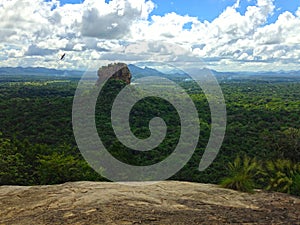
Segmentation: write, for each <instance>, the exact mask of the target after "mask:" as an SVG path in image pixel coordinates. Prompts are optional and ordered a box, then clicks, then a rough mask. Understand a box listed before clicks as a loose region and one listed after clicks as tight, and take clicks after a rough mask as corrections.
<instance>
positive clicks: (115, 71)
mask: <svg viewBox="0 0 300 225" xmlns="http://www.w3.org/2000/svg"><path fill="white" fill-rule="evenodd" d="M110 76H111V78H112V79H116V80H121V81H124V82H125V83H126V84H130V81H131V73H130V71H129V69H128V66H127V65H126V64H125V63H115V64H109V65H107V66H102V67H100V68H99V70H98V77H99V78H98V83H99V82H101V81H103V80H105V79H106V78H108V77H110Z"/></svg>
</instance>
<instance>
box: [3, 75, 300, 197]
mask: <svg viewBox="0 0 300 225" xmlns="http://www.w3.org/2000/svg"><path fill="white" fill-rule="evenodd" d="M180 85H181V86H182V87H184V88H185V89H186V90H187V92H188V93H189V94H190V96H191V98H192V99H193V101H194V102H195V105H196V107H197V109H198V111H199V115H200V122H201V124H200V126H201V136H200V138H199V143H198V147H197V149H196V151H195V153H194V155H193V157H192V158H191V160H190V161H189V163H188V164H187V165H186V166H185V167H184V168H183V169H181V170H180V171H179V172H178V173H177V174H175V175H174V176H173V177H172V178H171V179H177V180H186V181H195V182H208V183H219V182H221V181H222V182H223V185H224V186H227V187H232V188H236V189H241V190H245V191H249V190H252V189H253V188H256V187H265V188H267V189H269V190H279V191H283V192H289V193H296V191H295V189H296V190H297V187H299V186H297V185H299V177H300V175H299V174H300V171H299V170H300V169H299V170H298V169H297V166H299V162H300V149H299V146H300V132H299V127H300V118H299V117H300V83H298V82H272V83H270V82H266V81H255V80H235V81H230V82H229V83H228V82H227V83H225V82H223V83H221V87H222V89H223V92H224V96H225V100H226V105H227V114H228V126H227V131H226V137H225V140H224V143H223V145H222V148H221V150H220V153H219V155H218V157H217V158H216V160H215V161H214V163H213V164H212V165H211V166H210V167H209V168H208V169H207V170H206V171H204V172H199V171H198V165H199V162H200V159H201V155H202V153H203V151H204V149H205V146H206V144H207V141H208V137H209V132H210V111H209V107H208V103H207V101H206V98H205V96H204V94H203V93H201V91H200V90H199V89H198V88H197V86H196V85H195V83H193V82H182V83H180ZM123 86H124V84H122V83H120V82H116V81H113V82H111V83H110V84H109V85H108V86H107V87H106V89H105V90H103V91H102V93H101V95H100V96H99V98H98V104H97V109H96V123H97V128H98V132H99V136H100V137H101V139H102V140H103V142H104V144H105V146H106V147H107V148H108V149H109V151H110V152H111V153H112V155H114V156H115V157H116V158H118V159H120V160H122V161H124V162H126V163H130V164H132V165H149V164H153V163H155V162H158V161H160V160H162V159H164V158H165V157H167V156H168V155H169V154H170V153H171V152H172V151H173V150H174V146H176V143H177V142H178V138H179V135H180V122H179V118H178V114H177V113H176V110H175V109H174V107H173V106H172V105H171V104H169V103H167V102H166V101H164V100H162V99H159V98H146V99H144V100H142V101H140V102H138V103H137V104H136V105H135V106H134V108H133V109H132V112H131V118H130V122H131V126H132V131H133V133H134V134H135V135H136V136H137V137H140V138H145V137H147V136H149V135H150V133H149V129H148V123H149V120H150V119H151V118H153V117H154V116H160V117H162V118H163V119H164V120H165V122H166V123H167V125H168V133H167V136H166V139H165V140H164V141H163V142H162V143H161V144H160V145H159V146H158V147H157V148H155V149H154V150H152V151H149V152H136V151H131V150H130V149H127V148H126V147H125V146H123V145H122V143H120V142H119V141H118V140H117V139H116V138H115V135H114V132H113V129H112V127H111V124H110V121H109V119H110V108H111V104H112V102H113V98H114V97H115V95H116V94H117V93H118V90H120V89H121V88H122V87H123ZM76 87H77V80H76V79H68V80H63V79H53V78H51V79H50V78H45V77H43V79H39V78H37V77H32V78H30V79H27V80H22V79H21V78H20V77H17V78H15V79H13V78H12V77H9V78H6V79H2V80H1V82H0V109H1V110H0V125H1V126H0V132H1V134H0V184H2V185H4V184H20V185H32V184H54V183H62V182H66V181H76V180H105V179H104V178H103V177H101V176H100V175H98V174H97V173H96V172H94V171H93V170H92V169H91V168H90V167H89V165H88V164H87V163H86V162H85V161H84V159H83V158H82V156H81V154H80V152H79V150H78V148H77V146H76V142H75V139H74V136H73V131H72V118H71V114H72V101H73V95H74V92H75V89H76ZM166 88H167V87H166ZM199 92H200V93H199ZM245 155H247V156H245ZM281 164H284V165H281ZM282 168H283V169H282ZM287 168H289V169H287ZM279 172H281V173H279ZM282 174H283V175H282ZM243 176H244V178H241V177H243ZM224 177H226V178H225V179H224ZM245 177H246V178H245ZM236 180H238V182H235V181H236ZM240 180H242V182H241V185H242V188H239V187H240V183H239V182H240ZM283 180H285V182H286V183H291V184H290V185H289V186H288V187H286V186H285V185H284V184H286V183H284V181H283ZM243 181H245V182H246V185H244V186H243V184H244V183H243ZM276 182H277V183H276ZM244 187H245V188H244ZM279 187H280V188H279Z"/></svg>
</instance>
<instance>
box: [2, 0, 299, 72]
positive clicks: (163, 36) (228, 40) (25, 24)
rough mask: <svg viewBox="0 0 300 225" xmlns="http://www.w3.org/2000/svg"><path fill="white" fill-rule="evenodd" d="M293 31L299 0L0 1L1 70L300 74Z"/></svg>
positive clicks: (297, 36)
mask: <svg viewBox="0 0 300 225" xmlns="http://www.w3.org/2000/svg"><path fill="white" fill-rule="evenodd" d="M58 3H59V4H58ZM299 33H300V1H299V0H188V1H184V0H171V1H167V0H111V1H108V0H85V1H83V0H61V1H58V0H35V1H31V0H0V49H1V51H0V59H1V60H0V67H1V66H24V67H29V66H30V67H31V66H33V67H34V66H40V67H49V68H57V67H58V66H59V68H60V69H84V68H87V67H88V66H89V65H91V64H94V65H98V64H101V63H102V64H106V63H109V62H111V61H124V62H126V63H135V62H140V61H153V60H158V61H166V62H174V63H175V62H176V63H181V64H184V65H186V66H188V67H192V66H197V64H198V62H199V61H203V62H204V63H205V64H206V67H209V68H212V69H215V70H219V71H257V70H258V71H262V70H264V71H268V70H300V68H299V65H300V35H299ZM63 53H66V57H65V61H64V62H63V63H60V64H57V58H59V56H60V55H61V54H63Z"/></svg>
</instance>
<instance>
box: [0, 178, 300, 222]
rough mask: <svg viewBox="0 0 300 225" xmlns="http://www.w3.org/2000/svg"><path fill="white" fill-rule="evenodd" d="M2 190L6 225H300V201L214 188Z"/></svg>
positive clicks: (0, 211)
mask: <svg viewBox="0 0 300 225" xmlns="http://www.w3.org/2000/svg"><path fill="white" fill-rule="evenodd" d="M136 185H137V186H128V185H121V184H117V183H105V182H103V183H97V182H76V183H65V184H61V185H52V186H50V185H49V186H33V187H19V186H2V187H1V186H0V224H22V225H27V224H28V225H29V224H30V225H32V224H64V225H65V224H67V225H68V224H70V225H71V224H72V225H76V224H86V225H93V224H103V225H104V224H123V225H125V224H152V225H154V224H156V225H159V224H165V225H169V224H170V225H171V224H172V225H173V224H182V225H183V224H189V225H193V224H233V223H234V224H244V223H246V224H299V221H300V220H299V219H300V199H299V198H296V197H293V196H289V195H287V194H281V193H270V192H264V191H259V190H258V191H256V193H254V194H247V193H241V192H237V191H233V190H228V189H223V188H220V187H218V186H216V185H211V184H197V183H187V182H176V181H164V182H159V183H156V184H152V185H146V186H138V185H141V183H136Z"/></svg>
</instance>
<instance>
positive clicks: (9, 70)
mask: <svg viewBox="0 0 300 225" xmlns="http://www.w3.org/2000/svg"><path fill="white" fill-rule="evenodd" d="M128 68H129V70H130V72H131V74H132V81H133V82H134V80H135V79H138V78H141V77H147V76H160V77H165V78H167V79H170V80H173V81H183V80H190V76H189V75H188V74H187V73H185V72H184V71H182V70H180V69H177V68H176V67H173V66H170V65H164V64H162V63H154V62H150V63H148V62H146V63H136V64H129V65H128ZM208 71H209V72H211V73H213V74H214V75H215V77H216V78H217V79H218V80H219V81H227V80H243V79H250V80H267V81H268V80H271V81H274V80H276V81H293V80H299V81H300V71H295V70H293V71H276V72H273V71H270V72H268V71H262V72H219V71H216V70H211V69H207V68H202V69H201V68H200V69H199V70H197V71H196V74H198V76H199V79H201V78H202V77H203V76H204V74H205V73H207V72H208ZM83 74H84V71H79V70H56V69H48V68H43V67H0V76H3V75H5V76H10V75H18V76H26V75H29V76H55V77H78V78H80V77H81V76H82V75H83Z"/></svg>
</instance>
